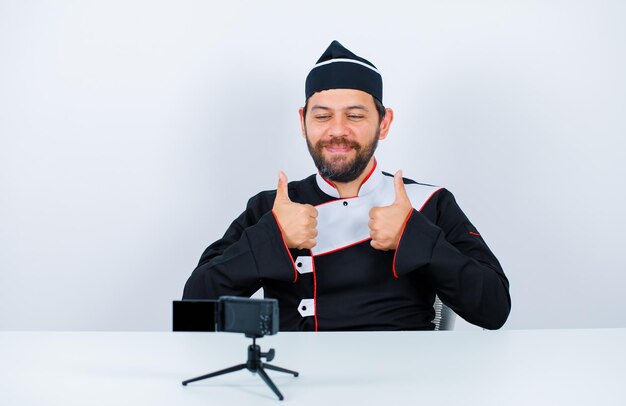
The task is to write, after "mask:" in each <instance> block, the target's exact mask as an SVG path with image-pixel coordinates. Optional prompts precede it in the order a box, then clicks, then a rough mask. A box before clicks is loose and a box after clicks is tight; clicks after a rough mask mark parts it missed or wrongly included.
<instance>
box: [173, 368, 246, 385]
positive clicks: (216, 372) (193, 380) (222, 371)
mask: <svg viewBox="0 0 626 406" xmlns="http://www.w3.org/2000/svg"><path fill="white" fill-rule="evenodd" d="M241 369H246V364H239V365H235V366H234V367H230V368H225V369H221V370H219V371H215V372H211V373H210V374H206V375H202V376H199V377H197V378H192V379H187V380H186V381H183V385H185V386H187V384H188V383H191V382H196V381H201V380H203V379H209V378H213V377H214V376H218V375H224V374H228V373H231V372H235V371H239V370H241Z"/></svg>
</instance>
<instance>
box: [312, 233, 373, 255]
mask: <svg viewBox="0 0 626 406" xmlns="http://www.w3.org/2000/svg"><path fill="white" fill-rule="evenodd" d="M371 239H372V238H371V237H367V238H365V239H364V240H361V241H357V242H353V243H350V244H348V245H344V246H343V247H339V248H335V249H333V250H330V251H326V252H322V253H319V254H315V256H316V257H321V256H323V255H328V254H332V253H333V252H337V251H341V250H345V249H346V248H350V247H353V246H355V245H359V244H361V243H364V242H365V241H369V240H371ZM311 253H313V252H312V251H311Z"/></svg>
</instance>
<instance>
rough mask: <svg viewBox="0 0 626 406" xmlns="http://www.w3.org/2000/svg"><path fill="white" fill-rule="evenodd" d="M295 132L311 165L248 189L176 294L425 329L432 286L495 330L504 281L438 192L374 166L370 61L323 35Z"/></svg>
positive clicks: (285, 319) (501, 317)
mask: <svg viewBox="0 0 626 406" xmlns="http://www.w3.org/2000/svg"><path fill="white" fill-rule="evenodd" d="M305 88H306V89H305V93H306V103H305V106H304V107H303V108H301V109H300V110H299V112H300V123H301V127H302V134H303V137H304V138H305V140H306V143H307V146H308V148H309V152H310V153H311V156H312V157H313V161H314V163H315V165H316V167H317V169H318V174H316V175H312V176H310V177H308V178H306V179H303V180H301V181H297V182H290V183H287V177H286V176H285V174H284V173H282V172H280V173H279V179H278V187H277V190H275V191H265V192H261V193H259V194H258V195H256V196H254V197H253V198H251V199H250V200H249V202H248V206H247V208H246V210H245V211H244V212H243V213H242V214H241V215H240V216H239V218H237V219H236V220H235V221H234V222H233V223H232V224H231V226H230V227H229V228H228V230H227V231H226V233H225V234H224V237H223V238H222V239H220V240H218V241H216V242H215V243H213V244H211V245H210V246H209V247H208V248H207V249H206V251H205V252H204V254H203V255H202V257H201V259H200V263H199V264H198V267H197V268H196V269H195V270H194V272H193V273H192V275H191V277H190V278H189V280H188V281H187V284H186V285H185V290H184V294H183V298H184V299H215V298H217V297H219V296H222V295H237V296H250V295H251V294H253V293H254V292H255V291H256V290H258V289H259V288H261V287H263V289H264V293H265V296H266V297H271V298H277V299H278V301H279V306H280V329H281V330H315V331H317V330H417V329H433V328H434V325H433V323H432V320H433V318H434V310H433V302H434V299H435V295H436V294H437V295H438V296H439V298H440V299H441V300H442V301H443V302H444V303H445V304H447V305H448V306H449V307H450V308H452V310H454V311H455V312H456V313H457V314H458V315H460V316H461V317H463V318H464V319H465V320H467V321H469V322H470V323H473V324H476V325H478V326H481V327H484V328H489V329H497V328H500V327H501V326H502V325H503V324H504V322H505V321H506V319H507V317H508V314H509V311H510V307H511V304H510V303H511V302H510V296H509V283H508V280H507V278H506V276H505V275H504V272H503V271H502V268H501V267H500V264H499V263H498V260H497V259H496V258H495V256H494V255H493V254H492V253H491V251H490V250H489V248H488V247H487V245H486V244H485V242H484V241H483V239H482V238H481V236H480V234H479V233H478V231H477V230H476V229H475V228H474V226H473V225H472V224H471V223H470V222H469V220H468V219H467V217H466V216H465V215H464V214H463V212H462V211H461V209H460V208H459V207H458V205H457V204H456V202H455V200H454V197H453V196H452V194H451V193H450V192H449V191H447V190H446V189H443V188H439V187H435V186H432V185H427V184H420V183H417V182H414V181H412V180H409V179H405V178H403V177H402V172H401V171H398V172H397V173H396V174H395V176H392V175H390V174H388V173H385V172H381V171H380V169H378V166H377V162H376V159H375V157H374V152H375V150H376V146H377V143H378V141H379V140H383V139H385V138H386V137H387V134H388V132H389V127H390V125H391V122H392V121H393V111H392V110H391V109H389V108H384V107H383V104H382V78H381V76H380V74H379V72H378V70H377V69H376V67H375V66H374V65H373V64H371V63H370V62H369V61H367V60H365V59H363V58H361V57H358V56H356V55H355V54H353V53H352V52H350V51H349V50H347V49H346V48H344V47H343V46H342V45H341V44H339V43H338V42H337V41H333V42H332V43H331V45H330V46H329V47H328V49H327V50H326V51H325V52H324V54H323V55H322V57H321V58H320V59H319V60H318V62H317V64H316V65H315V67H313V69H312V70H311V72H310V73H309V75H308V76H307V79H306V86H305Z"/></svg>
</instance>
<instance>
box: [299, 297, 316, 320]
mask: <svg viewBox="0 0 626 406" xmlns="http://www.w3.org/2000/svg"><path fill="white" fill-rule="evenodd" d="M298 312H300V316H302V317H308V316H313V315H315V301H314V300H313V299H302V300H301V301H300V304H299V305H298Z"/></svg>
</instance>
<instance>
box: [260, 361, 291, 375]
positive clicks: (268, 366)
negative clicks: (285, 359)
mask: <svg viewBox="0 0 626 406" xmlns="http://www.w3.org/2000/svg"><path fill="white" fill-rule="evenodd" d="M263 367H264V368H266V369H271V370H272V371H278V372H285V373H287V374H291V375H293V376H298V375H299V374H298V373H297V372H296V371H291V370H289V369H285V368H281V367H277V366H274V365H270V364H263Z"/></svg>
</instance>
